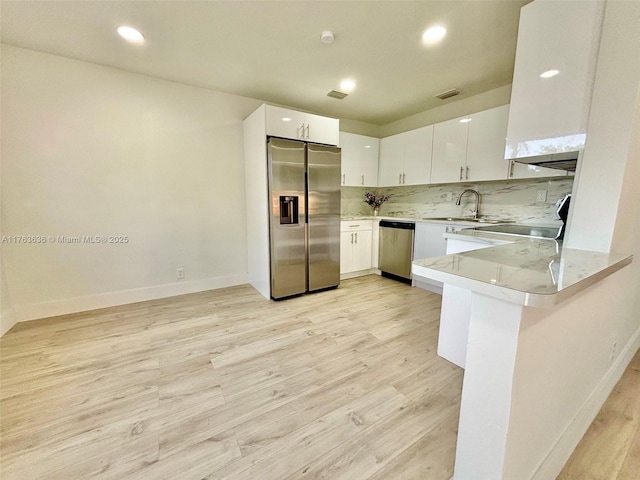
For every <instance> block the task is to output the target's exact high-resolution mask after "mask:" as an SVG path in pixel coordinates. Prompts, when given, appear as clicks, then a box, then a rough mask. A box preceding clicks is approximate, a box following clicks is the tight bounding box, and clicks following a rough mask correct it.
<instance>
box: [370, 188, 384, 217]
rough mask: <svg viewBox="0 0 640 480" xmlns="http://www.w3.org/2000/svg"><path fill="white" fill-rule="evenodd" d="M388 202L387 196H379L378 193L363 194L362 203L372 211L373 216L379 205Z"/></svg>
mask: <svg viewBox="0 0 640 480" xmlns="http://www.w3.org/2000/svg"><path fill="white" fill-rule="evenodd" d="M387 200H389V195H380V194H378V193H371V192H365V194H364V202H365V203H366V204H368V205H369V206H370V207H371V208H372V209H373V215H374V216H377V215H378V212H379V210H380V205H382V204H383V203H384V202H386V201H387Z"/></svg>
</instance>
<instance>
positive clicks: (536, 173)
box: [509, 160, 568, 178]
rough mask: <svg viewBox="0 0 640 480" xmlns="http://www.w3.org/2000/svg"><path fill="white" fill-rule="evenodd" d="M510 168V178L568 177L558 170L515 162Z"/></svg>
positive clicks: (565, 173) (512, 162) (511, 163)
mask: <svg viewBox="0 0 640 480" xmlns="http://www.w3.org/2000/svg"><path fill="white" fill-rule="evenodd" d="M509 163H510V166H509V178H536V177H566V176H567V175H568V172H565V171H564V170H558V169H557V168H546V167H538V166H536V165H525V164H522V163H518V162H514V161H513V160H512V161H511V162H509Z"/></svg>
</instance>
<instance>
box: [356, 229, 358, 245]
mask: <svg viewBox="0 0 640 480" xmlns="http://www.w3.org/2000/svg"><path fill="white" fill-rule="evenodd" d="M356 243H358V232H356Z"/></svg>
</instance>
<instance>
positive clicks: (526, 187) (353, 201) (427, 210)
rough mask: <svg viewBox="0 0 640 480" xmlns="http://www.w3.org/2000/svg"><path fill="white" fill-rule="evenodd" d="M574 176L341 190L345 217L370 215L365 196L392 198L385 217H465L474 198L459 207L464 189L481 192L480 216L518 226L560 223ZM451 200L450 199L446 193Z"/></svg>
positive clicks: (385, 206) (383, 212)
mask: <svg viewBox="0 0 640 480" xmlns="http://www.w3.org/2000/svg"><path fill="white" fill-rule="evenodd" d="M572 186H573V177H562V178H546V179H522V180H500V181H496V182H478V183H448V184H438V185H412V186H399V187H378V188H371V187H369V188H367V187H342V215H343V216H358V215H371V207H369V205H367V204H366V203H365V202H364V193H365V192H367V191H369V192H376V193H380V194H385V195H389V197H390V198H389V200H388V201H387V202H386V203H384V204H383V205H382V207H380V215H381V216H385V217H408V218H423V217H447V216H454V217H464V216H470V215H471V212H472V210H473V206H474V201H475V196H474V195H470V194H466V195H465V196H464V197H462V204H461V205H460V206H457V205H456V197H457V195H458V194H459V193H460V192H461V191H462V190H464V189H465V188H472V189H474V190H476V191H478V192H479V193H480V215H483V216H486V217H490V218H498V219H509V220H512V221H515V222H517V223H532V224H553V225H557V224H559V223H560V222H559V220H558V219H557V217H556V214H555V212H556V206H555V203H556V201H557V200H558V199H559V198H560V197H562V196H563V195H564V194H566V193H570V192H571V188H572ZM540 190H546V191H547V200H546V201H545V202H539V201H536V196H537V192H538V191H540ZM448 193H451V194H452V198H451V200H450V201H448V200H447V194H448Z"/></svg>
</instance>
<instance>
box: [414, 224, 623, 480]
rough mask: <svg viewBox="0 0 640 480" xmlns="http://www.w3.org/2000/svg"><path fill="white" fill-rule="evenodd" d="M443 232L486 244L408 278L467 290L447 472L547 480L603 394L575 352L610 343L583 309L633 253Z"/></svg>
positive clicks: (433, 261) (611, 285)
mask: <svg viewBox="0 0 640 480" xmlns="http://www.w3.org/2000/svg"><path fill="white" fill-rule="evenodd" d="M445 237H448V238H449V239H457V240H464V241H476V242H480V243H481V244H483V246H484V247H487V245H491V246H490V247H489V248H483V249H479V250H473V251H468V252H464V253H459V254H451V255H446V256H441V257H435V258H428V259H418V260H415V261H414V262H413V274H414V276H417V277H424V278H429V279H435V280H439V281H442V282H444V283H445V284H450V285H454V286H456V287H459V288H464V289H467V290H469V291H470V292H471V318H470V324H469V334H468V338H466V339H464V338H461V339H459V341H460V342H464V343H466V370H465V376H464V384H463V390H462V406H461V411H460V423H459V430H458V443H457V449H456V464H455V476H454V478H461V479H464V478H547V477H545V469H549V470H548V471H547V473H548V472H553V471H555V470H554V467H553V464H554V461H557V457H556V456H557V455H558V454H557V450H558V448H557V447H558V445H561V446H562V443H563V437H566V436H567V435H569V436H570V434H571V433H572V432H573V430H574V429H577V428H579V427H578V426H576V423H579V422H576V421H575V419H576V417H577V418H580V417H581V413H582V412H584V411H586V410H589V407H590V405H591V404H597V402H598V399H599V395H601V394H602V393H601V391H606V392H608V390H607V389H606V387H604V386H603V384H607V381H606V380H607V379H606V378H605V381H603V382H602V383H601V384H598V385H596V386H595V389H594V385H593V382H591V381H590V380H589V379H587V378H586V377H587V376H588V375H585V374H584V373H583V370H584V365H582V364H581V363H580V361H579V358H580V357H581V356H582V355H583V354H585V353H586V354H587V355H588V354H589V353H588V352H585V350H588V348H589V344H588V342H587V341H586V340H585V338H593V336H594V335H596V336H597V332H602V335H603V336H602V341H603V342H606V341H609V337H608V336H607V335H606V334H605V333H604V332H605V331H606V325H602V324H599V322H598V320H597V319H598V315H589V314H588V312H592V311H597V310H600V309H602V308H603V307H602V303H603V302H602V298H613V297H611V296H609V295H614V293H613V290H614V289H615V282H609V281H608V277H610V276H613V275H616V272H618V271H619V270H620V269H622V268H623V267H625V266H626V265H629V264H630V263H631V261H632V256H631V255H620V254H608V253H600V252H590V251H585V250H576V249H571V248H566V247H563V246H562V244H561V243H558V242H556V241H554V240H539V239H528V238H521V237H515V236H514V237H508V236H505V235H496V234H490V233H487V232H478V231H473V230H463V231H461V232H458V233H447V234H445ZM505 238H507V239H508V240H509V243H505ZM496 243H500V244H496ZM620 274H622V272H620V273H618V274H617V275H620ZM446 321H447V319H446V318H442V319H441V322H443V323H444V322H446ZM596 338H597V337H596ZM616 346H617V344H616V343H615V342H614V343H613V344H612V352H611V359H610V360H611V362H613V360H614V356H615V354H616V352H615V349H616ZM576 352H578V353H576ZM633 353H635V350H634V351H629V352H621V353H620V356H619V357H618V358H617V360H616V361H621V362H623V363H624V362H625V361H627V360H628V359H627V357H628V356H629V355H633ZM605 396H606V393H605ZM576 411H578V412H579V413H578V415H576V414H575V412H576Z"/></svg>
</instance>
